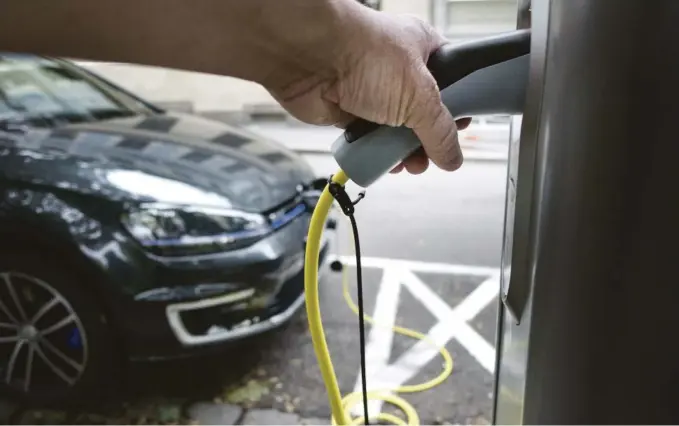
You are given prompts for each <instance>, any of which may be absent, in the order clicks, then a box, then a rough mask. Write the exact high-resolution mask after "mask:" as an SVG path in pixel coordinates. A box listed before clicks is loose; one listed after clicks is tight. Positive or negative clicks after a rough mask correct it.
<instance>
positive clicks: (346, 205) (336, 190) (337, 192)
mask: <svg viewBox="0 0 679 426" xmlns="http://www.w3.org/2000/svg"><path fill="white" fill-rule="evenodd" d="M328 191H329V192H330V194H331V195H332V196H333V198H335V200H336V201H337V204H339V206H340V208H341V209H342V212H343V213H344V214H345V215H346V216H348V217H349V221H350V222H351V234H352V235H353V237H354V251H355V252H356V284H357V292H358V326H359V329H358V336H359V341H360V344H359V346H360V352H361V387H362V389H363V417H364V422H363V423H364V424H366V425H369V424H370V420H369V418H368V380H367V378H366V377H367V373H366V371H365V314H364V313H363V274H362V268H361V244H360V243H359V238H358V225H356V219H355V218H354V206H355V205H356V203H358V202H359V201H360V200H362V199H363V197H364V196H365V192H362V193H360V194H359V195H358V199H356V201H351V198H349V194H347V192H346V191H345V190H344V186H342V185H340V184H338V183H337V182H333V180H332V176H331V177H330V179H328Z"/></svg>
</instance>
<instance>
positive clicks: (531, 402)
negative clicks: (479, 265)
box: [494, 0, 679, 424]
mask: <svg viewBox="0 0 679 426" xmlns="http://www.w3.org/2000/svg"><path fill="white" fill-rule="evenodd" d="M531 20H532V23H531V26H532V28H533V35H532V43H533V46H532V52H531V61H532V64H531V71H530V77H529V79H530V84H529V93H528V100H527V105H526V111H525V114H524V116H523V122H522V125H521V132H520V137H515V140H514V141H513V143H512V145H511V152H510V158H511V160H510V166H509V177H510V179H508V181H509V183H508V186H509V188H508V189H509V190H508V198H507V221H506V223H507V230H506V232H505V242H506V244H505V253H504V256H503V272H504V274H503V282H502V287H503V289H502V291H503V299H504V300H505V305H503V309H501V314H500V320H499V321H500V324H501V327H500V330H499V332H498V354H499V357H498V365H497V382H496V406H495V413H494V422H495V423H497V424H583V423H585V424H630V423H633V424H649V423H650V424H653V423H673V424H676V423H678V422H679V404H678V403H677V395H679V344H677V341H678V340H679V136H678V131H679V1H677V0H652V1H649V0H551V1H550V0H533V1H532V16H531ZM515 130H516V129H515Z"/></svg>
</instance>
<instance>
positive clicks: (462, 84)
mask: <svg viewBox="0 0 679 426" xmlns="http://www.w3.org/2000/svg"><path fill="white" fill-rule="evenodd" d="M529 62H530V55H523V56H519V57H517V58H514V59H510V60H508V61H505V62H501V63H498V64H495V65H492V66H490V67H487V68H482V69H480V70H478V71H475V72H473V73H471V74H469V75H468V76H466V77H464V78H463V79H461V80H460V81H458V82H456V83H453V84H452V85H450V86H448V87H447V88H445V89H444V90H443V91H441V98H442V100H443V103H444V104H445V106H446V108H448V110H449V111H450V113H451V114H452V115H453V117H455V118H462V117H470V116H474V115H491V114H507V115H516V114H521V113H523V108H524V101H525V97H526V86H527V84H528V68H529ZM420 146H422V145H421V143H420V140H419V139H418V138H417V136H415V133H414V132H413V131H412V130H411V129H409V128H407V127H390V126H380V127H379V128H378V129H376V130H375V131H373V132H371V133H368V134H367V135H365V136H363V137H361V138H359V139H358V140H356V141H354V142H351V143H348V142H347V141H346V139H345V138H344V135H341V136H340V137H339V138H337V140H336V141H335V142H334V143H333V145H332V153H333V156H334V157H335V161H337V164H338V165H339V166H340V168H341V169H342V170H343V171H344V172H345V173H346V174H347V176H348V177H349V179H351V180H352V181H353V182H354V183H356V184H357V185H359V186H361V187H363V188H367V187H368V186H370V185H372V184H373V183H374V182H375V181H376V180H377V179H379V178H380V177H382V176H384V175H385V174H387V173H388V172H389V171H390V170H391V169H393V168H394V167H395V166H396V165H397V164H399V163H400V162H401V161H403V160H404V159H405V158H407V157H408V156H409V155H410V154H412V153H413V152H414V151H415V150H417V149H418V148H419V147H420Z"/></svg>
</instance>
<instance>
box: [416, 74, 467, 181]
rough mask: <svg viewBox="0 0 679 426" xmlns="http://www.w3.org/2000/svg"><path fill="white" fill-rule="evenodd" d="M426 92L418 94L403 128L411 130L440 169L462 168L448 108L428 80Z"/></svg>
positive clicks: (458, 145) (458, 146)
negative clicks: (411, 112)
mask: <svg viewBox="0 0 679 426" xmlns="http://www.w3.org/2000/svg"><path fill="white" fill-rule="evenodd" d="M427 86H428V87H429V89H428V90H422V91H418V97H420V99H417V100H415V102H414V103H415V105H417V106H416V107H415V108H413V114H412V115H411V117H410V120H408V121H409V122H406V126H408V127H410V128H412V129H413V132H415V135H416V136H417V137H418V138H419V139H420V141H421V142H422V146H423V147H424V151H425V152H426V153H427V156H429V158H431V160H432V161H433V162H434V164H436V165H437V166H438V167H439V168H441V169H443V170H447V171H453V170H457V169H458V168H459V167H460V166H461V165H462V160H463V158H462V151H461V150H460V144H459V142H458V138H457V125H456V124H455V120H454V119H453V117H452V115H451V114H450V112H449V111H448V109H447V108H446V107H445V105H443V102H441V95H440V93H439V91H438V88H437V86H436V82H435V81H433V78H432V79H431V82H430V83H428V84H427Z"/></svg>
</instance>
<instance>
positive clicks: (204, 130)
mask: <svg viewBox="0 0 679 426" xmlns="http://www.w3.org/2000/svg"><path fill="white" fill-rule="evenodd" d="M0 140H1V141H2V142H1V145H0V174H2V175H3V176H4V177H5V178H8V179H13V180H21V181H24V182H30V183H33V184H40V185H51V186H56V187H59V188H64V189H70V190H75V191H79V192H84V193H93V194H97V195H100V196H105V197H106V198H109V199H116V200H134V201H140V202H162V203H173V204H181V205H186V204H189V205H205V206H212V207H222V208H236V209H242V210H246V211H256V212H262V211H265V210H267V209H270V208H273V207H275V206H277V205H280V204H281V203H283V202H285V201H287V200H289V199H290V198H292V197H294V196H295V195H296V193H297V192H298V191H299V187H300V184H302V185H304V184H306V183H309V182H310V181H311V180H312V179H313V178H314V175H313V172H312V171H311V169H310V168H309V166H308V164H306V162H305V161H304V160H302V159H301V158H300V157H299V156H298V155H297V154H295V153H293V152H292V151H290V150H287V149H285V148H284V147H282V146H281V145H279V144H277V143H274V142H271V141H267V140H265V139H264V138H261V137H259V136H253V135H252V134H249V133H248V132H246V131H244V130H241V129H237V128H234V127H231V126H228V125H226V124H224V123H221V122H217V121H213V120H208V119H204V118H200V117H196V116H191V115H183V114H156V115H151V116H135V117H129V118H120V119H114V120H107V121H100V122H92V123H83V124H72V125H67V126H63V127H59V128H55V129H50V130H30V131H28V132H27V133H24V134H22V135H20V136H18V137H11V138H10V137H3V138H0Z"/></svg>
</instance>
